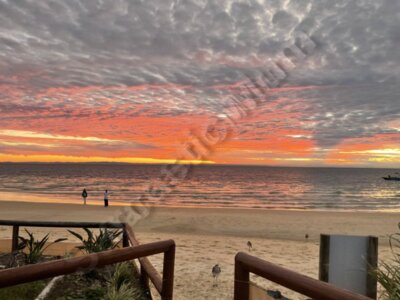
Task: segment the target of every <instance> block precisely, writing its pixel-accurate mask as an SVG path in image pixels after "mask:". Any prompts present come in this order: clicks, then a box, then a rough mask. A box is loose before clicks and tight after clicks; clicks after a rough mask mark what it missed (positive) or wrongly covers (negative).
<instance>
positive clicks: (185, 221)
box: [0, 202, 400, 299]
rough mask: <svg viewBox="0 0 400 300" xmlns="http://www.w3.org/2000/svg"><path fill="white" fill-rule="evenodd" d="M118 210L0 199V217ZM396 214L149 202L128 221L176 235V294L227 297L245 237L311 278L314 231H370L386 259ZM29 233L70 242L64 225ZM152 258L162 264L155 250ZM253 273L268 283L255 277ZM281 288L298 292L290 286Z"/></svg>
mask: <svg viewBox="0 0 400 300" xmlns="http://www.w3.org/2000/svg"><path fill="white" fill-rule="evenodd" d="M120 211H121V207H112V206H111V207H109V208H107V209H106V208H103V207H101V206H93V205H88V206H83V205H72V204H44V203H25V202H18V203H16V202H0V219H3V220H32V221H35V220H46V221H117V219H116V216H118V215H119V213H120ZM399 220H400V214H399V213H360V212H322V211H321V212H317V211H277V210H244V209H194V208H153V209H151V210H150V214H149V216H148V217H147V218H145V219H143V220H141V221H140V222H139V223H137V224H135V226H134V228H135V231H136V232H137V236H138V238H139V240H140V242H142V243H145V242H152V241H157V240H164V239H174V240H175V242H176V244H177V252H176V266H175V270H176V273H175V298H176V299H232V295H233V269H234V268H233V267H234V265H233V263H234V256H235V254H236V253H237V252H239V251H245V252H247V251H248V249H247V246H246V243H247V241H251V242H252V244H253V250H252V252H251V254H253V255H255V256H258V257H260V258H263V259H266V260H268V261H270V262H273V263H276V264H279V265H282V266H284V267H287V268H290V269H292V270H295V271H298V272H301V273H303V274H305V275H308V276H311V277H313V278H317V277H318V259H319V236H320V234H321V233H325V234H350V235H373V236H377V237H379V259H380V260H385V261H388V260H389V259H390V258H391V254H390V250H389V247H388V235H389V234H391V233H394V232H396V231H397V223H398V222H399ZM34 232H35V233H36V234H38V235H42V234H45V233H47V232H50V233H51V236H53V237H54V238H55V237H57V238H58V237H68V238H69V240H70V241H73V239H72V237H71V235H69V234H68V233H67V231H66V230H65V229H47V228H35V229H34ZM306 233H307V234H308V236H309V238H308V239H307V240H306V239H305V234H306ZM10 237H11V228H9V227H0V239H7V238H10ZM151 261H152V262H153V263H154V264H155V265H156V267H157V268H158V269H159V270H161V267H162V255H156V256H154V257H151ZM216 263H218V264H220V266H221V268H222V273H221V276H220V278H219V279H220V281H219V285H218V287H213V283H212V276H211V268H212V266H213V265H214V264H216ZM252 280H254V281H255V282H257V283H259V284H260V285H262V286H264V287H270V288H274V285H273V284H271V283H269V282H267V281H265V280H262V279H260V278H256V276H253V277H252ZM278 288H279V289H280V290H281V291H282V290H284V289H282V288H281V287H278ZM285 295H287V296H288V297H292V298H294V299H301V297H299V296H296V295H295V294H294V293H292V292H285Z"/></svg>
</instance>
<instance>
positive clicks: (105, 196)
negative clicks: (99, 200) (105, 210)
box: [104, 190, 108, 207]
mask: <svg viewBox="0 0 400 300" xmlns="http://www.w3.org/2000/svg"><path fill="white" fill-rule="evenodd" d="M104 207H108V190H105V192H104Z"/></svg>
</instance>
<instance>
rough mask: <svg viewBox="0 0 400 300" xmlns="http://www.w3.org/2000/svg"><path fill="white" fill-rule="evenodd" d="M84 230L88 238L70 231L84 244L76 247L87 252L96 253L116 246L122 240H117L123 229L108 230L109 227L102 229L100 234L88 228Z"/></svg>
mask: <svg viewBox="0 0 400 300" xmlns="http://www.w3.org/2000/svg"><path fill="white" fill-rule="evenodd" d="M83 230H85V232H86V234H87V238H84V237H83V236H82V235H80V234H79V233H77V232H74V231H72V230H68V231H69V233H71V234H72V235H74V236H75V237H77V238H78V239H79V240H80V241H81V242H82V245H81V246H77V247H76V248H78V249H80V250H82V251H84V252H86V253H95V252H101V251H105V250H109V249H114V248H116V247H117V246H118V244H119V242H120V240H119V241H115V240H116V239H117V238H118V237H119V236H120V235H121V234H122V231H121V230H108V229H107V228H106V229H104V230H103V229H100V233H99V234H98V235H94V234H93V233H92V232H91V231H90V230H89V229H88V228H83Z"/></svg>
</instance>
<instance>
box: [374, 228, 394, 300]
mask: <svg viewBox="0 0 400 300" xmlns="http://www.w3.org/2000/svg"><path fill="white" fill-rule="evenodd" d="M398 227H399V230H400V223H399V224H398ZM389 244H390V248H391V250H392V253H393V256H394V259H393V261H392V262H391V263H386V262H382V263H381V267H380V268H379V269H377V270H375V272H374V273H375V276H376V279H377V281H378V282H379V283H380V284H381V286H382V287H383V289H384V292H383V296H384V297H385V298H384V299H389V300H395V299H400V233H395V234H392V235H391V236H390V237H389Z"/></svg>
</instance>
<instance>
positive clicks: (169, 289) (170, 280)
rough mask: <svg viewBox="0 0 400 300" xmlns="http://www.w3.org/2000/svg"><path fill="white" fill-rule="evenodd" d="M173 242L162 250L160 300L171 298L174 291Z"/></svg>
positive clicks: (170, 299) (169, 299)
mask: <svg viewBox="0 0 400 300" xmlns="http://www.w3.org/2000/svg"><path fill="white" fill-rule="evenodd" d="M174 267H175V244H174V245H172V246H171V247H170V248H169V249H168V250H167V251H165V252H164V266H163V278H162V289H161V300H172V297H173V291H174Z"/></svg>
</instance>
